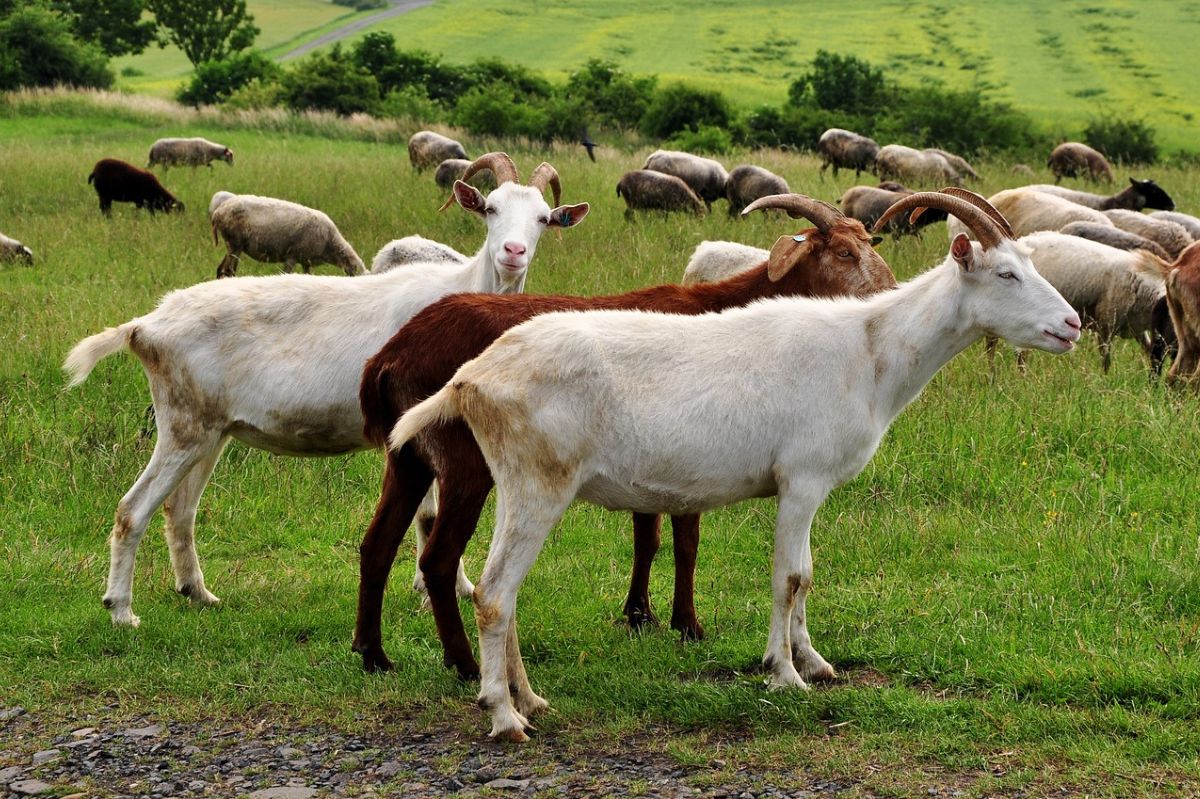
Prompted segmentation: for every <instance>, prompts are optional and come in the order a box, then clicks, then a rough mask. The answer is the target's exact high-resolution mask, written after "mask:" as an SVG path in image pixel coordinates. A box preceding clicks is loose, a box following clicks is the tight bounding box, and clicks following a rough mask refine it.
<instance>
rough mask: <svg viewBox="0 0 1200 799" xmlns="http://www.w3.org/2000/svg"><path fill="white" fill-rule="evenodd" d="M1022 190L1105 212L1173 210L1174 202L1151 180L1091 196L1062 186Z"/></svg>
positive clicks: (1027, 187) (1140, 181) (1045, 184)
mask: <svg viewBox="0 0 1200 799" xmlns="http://www.w3.org/2000/svg"><path fill="white" fill-rule="evenodd" d="M1023 188H1026V189H1034V190H1036V191H1042V192H1046V193H1047V194H1053V195H1056V196H1058V197H1062V198H1063V199H1064V200H1070V201H1071V202H1073V203H1078V204H1080V205H1086V206H1087V207H1088V208H1095V209H1096V210H1097V211H1107V210H1109V209H1111V208H1128V209H1129V210H1131V211H1140V210H1142V209H1143V208H1161V209H1163V210H1165V211H1174V210H1175V201H1174V200H1172V199H1171V195H1169V194H1167V193H1166V192H1165V191H1164V190H1163V189H1162V187H1161V186H1159V185H1158V184H1157V183H1155V182H1154V181H1153V180H1137V179H1135V178H1130V179H1129V185H1128V186H1126V187H1125V188H1124V189H1121V190H1120V191H1119V192H1117V193H1116V194H1092V193H1091V192H1086V191H1076V190H1074V189H1068V188H1066V187H1064V186H1052V185H1050V184H1048V183H1037V184H1034V185H1032V186H1024V187H1023Z"/></svg>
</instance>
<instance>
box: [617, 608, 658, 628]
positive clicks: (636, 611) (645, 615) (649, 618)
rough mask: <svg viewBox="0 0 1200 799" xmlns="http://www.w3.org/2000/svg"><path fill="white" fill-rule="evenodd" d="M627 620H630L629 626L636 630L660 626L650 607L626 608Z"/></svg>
mask: <svg viewBox="0 0 1200 799" xmlns="http://www.w3.org/2000/svg"><path fill="white" fill-rule="evenodd" d="M625 618H626V619H628V620H629V626H630V627H631V628H632V629H634V630H641V629H642V628H643V627H657V626H658V617H657V616H655V615H654V611H652V610H650V608H649V607H632V608H625Z"/></svg>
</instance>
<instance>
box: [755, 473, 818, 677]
mask: <svg viewBox="0 0 1200 799" xmlns="http://www.w3.org/2000/svg"><path fill="white" fill-rule="evenodd" d="M826 493H827V492H826ZM824 498H825V494H824V493H819V494H818V493H816V492H813V491H812V490H811V489H809V490H807V491H805V490H803V489H801V490H796V491H787V492H785V491H784V490H783V488H782V487H781V490H780V493H779V513H778V518H777V520H776V522H775V564H774V569H773V573H772V576H771V593H772V600H773V601H772V607H771V632H770V635H769V636H768V638H767V651H766V652H765V653H764V654H763V666H764V667H765V668H766V669H767V671H768V672H770V674H771V680H770V685H769V687H770V688H771V689H777V688H788V687H796V688H807V687H808V684H807V683H805V682H804V679H803V678H802V677H801V676H800V672H798V671H797V670H796V667H795V665H794V664H793V662H792V656H793V648H792V641H791V624H792V620H793V609H794V607H795V605H796V600H797V596H805V595H806V594H807V593H808V590H809V588H811V587H812V553H811V552H810V551H809V533H810V529H811V526H812V519H813V516H814V515H815V514H816V511H817V507H818V506H820V504H821V501H822V500H824ZM805 639H806V640H805V641H804V642H803V645H804V646H807V647H808V649H809V650H811V652H812V654H813V655H816V657H817V658H820V655H817V654H816V651H815V650H812V646H811V644H810V643H809V642H808V641H807V631H806V632H805ZM797 643H800V642H797ZM822 662H823V661H822ZM826 665H828V664H826Z"/></svg>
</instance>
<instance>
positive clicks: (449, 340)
mask: <svg viewBox="0 0 1200 799" xmlns="http://www.w3.org/2000/svg"><path fill="white" fill-rule="evenodd" d="M760 208H779V209H782V210H784V211H786V212H787V213H788V214H789V216H792V217H793V218H797V217H804V218H807V219H809V220H811V221H812V223H813V224H814V225H815V226H816V227H815V228H808V229H806V230H804V231H801V232H800V233H799V234H796V235H790V236H781V237H780V238H779V239H778V240H777V241H776V243H775V246H774V247H773V248H772V251H771V252H770V253H768V254H767V257H766V258H764V259H762V260H760V261H759V262H758V264H757V266H756V267H755V268H754V269H752V270H750V271H748V272H744V273H742V274H740V275H738V276H736V277H733V278H731V279H729V280H725V281H722V282H720V283H714V284H706V285H694V286H689V287H683V286H677V285H665V286H654V287H650V288H645V289H639V290H636V291H632V292H628V293H626V294H619V295H616V296H609V297H546V296H515V295H514V296H512V297H503V298H501V297H494V296H485V295H467V294H460V295H458V296H455V297H447V298H445V299H444V300H442V301H440V302H438V303H435V304H434V305H433V306H430V307H429V308H426V309H425V310H424V311H422V312H421V313H419V314H417V315H416V316H414V317H413V319H412V321H410V322H409V323H408V324H406V325H405V326H404V328H403V329H401V331H400V332H399V333H397V334H396V335H395V336H393V337H392V339H391V340H390V341H389V342H388V343H387V345H386V346H385V347H384V348H383V349H382V350H380V351H379V353H378V354H377V355H375V356H374V357H373V358H371V360H370V361H368V362H367V366H366V368H365V369H364V370H363V382H362V390H361V393H360V399H361V402H362V409H363V417H364V419H366V428H365V431H364V432H365V434H366V436H367V438H369V439H372V440H377V441H379V442H380V443H382V442H383V441H384V439H385V438H386V436H387V434H388V432H389V431H390V430H391V429H392V427H393V426H394V425H395V423H396V420H397V419H398V418H399V416H400V415H401V413H403V412H404V411H405V410H407V409H408V408H410V407H412V406H413V405H415V404H416V403H417V402H419V401H420V400H422V399H424V398H425V397H427V396H429V395H430V394H432V393H434V392H435V391H437V390H438V389H439V388H441V387H442V385H443V384H445V382H446V381H447V380H448V379H449V378H450V377H451V376H452V375H453V374H454V371H455V370H456V369H457V368H458V367H459V366H461V365H462V364H463V363H465V362H466V361H469V360H470V359H471V358H474V357H476V356H477V355H479V354H480V353H481V352H483V350H484V349H486V348H487V346H488V345H489V344H491V343H492V342H493V341H495V340H496V339H497V338H499V337H500V335H501V334H503V333H504V331H505V330H508V329H510V328H512V327H515V326H516V325H518V324H520V323H521V322H524V321H525V320H527V319H529V318H530V317H532V316H535V315H538V314H543V313H549V312H551V311H563V310H577V311H582V310H595V309H600V308H608V309H614V308H625V309H629V308H636V309H642V310H650V311H655V312H660V313H672V314H706V313H707V314H711V313H715V312H718V311H723V310H725V309H728V308H733V307H739V306H743V305H746V304H748V303H750V302H753V301H755V300H760V299H762V298H765V297H777V296H794V295H804V296H821V297H831V296H841V295H846V294H853V295H856V296H867V295H871V294H874V293H876V292H879V291H883V290H885V289H890V288H894V287H895V285H896V281H895V277H894V276H893V275H892V272H891V270H890V269H889V268H888V266H887V264H886V263H885V262H884V261H883V259H882V258H881V257H880V256H879V254H878V253H876V252H875V251H874V249H873V247H872V243H871V242H872V240H871V237H870V236H869V235H868V234H867V232H866V231H865V230H864V229H863V227H862V225H860V224H859V223H857V222H855V221H854V220H851V219H847V218H845V217H844V216H843V215H842V214H840V213H839V212H838V211H837V210H836V209H835V208H833V207H832V206H829V205H827V204H826V203H823V202H820V201H818V200H813V199H812V198H810V197H803V196H800V195H794V194H787V195H772V196H769V197H764V198H762V199H760V200H757V201H755V202H754V203H751V205H750V206H749V207H748V208H747V209H746V213H749V212H751V211H754V210H757V209H760ZM434 475H436V479H437V482H438V492H439V501H440V507H439V508H438V509H437V511H436V521H433V523H432V525H430V524H428V523H425V522H423V521H422V515H423V510H422V508H420V507H417V502H418V501H420V499H421V494H422V493H424V492H425V490H426V488H427V487H428V486H429V485H430V481H431V480H432V479H433V476H434ZM491 485H492V483H491V478H490V476H489V474H488V469H487V464H486V463H485V462H484V460H483V455H482V454H481V453H480V452H479V448H478V447H477V446H475V443H474V442H473V441H472V440H471V436H470V432H469V431H468V430H467V429H466V428H465V427H464V426H462V425H449V426H446V427H443V428H439V429H438V430H437V431H436V432H433V431H431V432H430V433H428V434H426V435H423V436H421V437H420V438H419V439H418V440H417V441H414V442H412V444H410V445H408V446H406V447H405V448H404V450H403V451H402V452H401V453H389V456H388V472H387V475H386V476H385V478H384V490H383V495H382V496H381V497H380V500H379V506H378V508H377V510H376V512H375V519H374V520H373V521H372V523H371V526H370V528H369V529H368V531H367V534H366V536H365V538H364V539H363V544H362V547H360V550H359V551H360V553H361V557H360V564H361V580H360V583H359V585H360V592H359V624H358V625H356V628H355V629H356V633H355V645H354V649H355V651H357V652H360V653H362V655H363V666H364V668H366V669H367V670H369V671H370V670H377V669H380V668H387V667H388V666H390V663H389V662H388V660H387V658H386V656H385V655H384V653H383V650H382V644H381V641H380V612H381V606H382V600H383V590H384V587H385V585H386V582H387V578H388V571H389V569H390V568H391V564H392V559H393V558H394V557H395V551H396V547H397V545H398V543H399V541H400V538H401V537H403V535H404V531H405V528H406V527H407V526H408V525H409V523H410V522H411V520H412V518H413V515H414V513H415V515H416V518H417V533H418V536H417V552H418V555H419V557H420V573H421V575H423V582H424V584H425V586H426V588H427V589H428V591H429V599H430V604H431V605H432V607H433V612H434V618H435V620H436V621H437V625H438V634H439V635H440V636H441V638H442V643H443V647H444V652H445V662H446V664H447V665H451V666H454V667H455V668H456V669H458V671H459V674H460V675H461V676H463V677H469V676H473V675H477V674H478V666H477V664H476V662H475V659H474V657H473V656H472V654H471V648H470V644H469V643H468V641H467V638H466V632H465V631H464V629H463V626H462V619H461V617H460V615H459V612H458V605H457V603H456V602H455V601H454V593H455V585H456V577H455V574H456V564H458V563H460V559H461V557H462V553H463V550H464V549H465V547H466V545H467V542H468V541H469V540H470V538H471V536H472V534H473V533H474V532H475V528H476V526H477V522H478V517H479V511H480V509H481V508H482V506H483V502H484V500H485V499H486V498H487V494H488V491H489V490H490V489H491ZM422 504H424V503H422ZM671 528H672V533H673V535H674V538H675V603H674V609H673V611H672V613H671V627H672V628H674V629H676V630H679V631H680V632H681V633H683V636H684V638H701V637H703V629H702V627H701V626H700V623H699V621H698V620H697V619H696V609H695V606H694V603H693V593H694V591H693V577H694V572H695V556H696V550H697V547H698V545H699V529H700V526H699V517H698V516H697V515H696V514H684V515H676V516H673V517H672V519H671ZM425 530H429V537H428V540H427V542H422V540H421V539H422V537H423V535H424V531H425ZM658 542H659V519H658V518H657V515H656V514H649V513H645V514H643V513H635V514H634V568H633V579H632V580H631V582H630V588H629V596H628V599H627V600H626V603H625V614H626V616H627V617H628V619H629V623H630V625H632V626H639V625H641V624H643V623H645V622H647V621H650V620H652V619H653V618H654V615H653V613H652V611H651V607H650V597H649V585H648V583H649V575H650V564H651V561H652V560H653V558H654V553H655V552H656V551H657V550H658ZM468 593H469V592H468Z"/></svg>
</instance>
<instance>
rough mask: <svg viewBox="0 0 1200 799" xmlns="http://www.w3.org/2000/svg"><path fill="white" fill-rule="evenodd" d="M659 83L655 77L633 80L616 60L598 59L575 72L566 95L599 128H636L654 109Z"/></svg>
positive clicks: (570, 78)
mask: <svg viewBox="0 0 1200 799" xmlns="http://www.w3.org/2000/svg"><path fill="white" fill-rule="evenodd" d="M657 82H658V81H657V79H656V78H655V77H653V76H650V77H639V78H634V77H631V76H629V75H626V74H625V73H624V72H622V71H621V69H620V68H618V67H617V65H616V64H615V63H613V62H612V61H601V60H599V59H595V58H594V59H592V60H591V61H588V62H587V63H586V64H584V65H583V68H582V69H580V70H578V71H577V72H572V73H571V75H570V76H569V77H568V78H567V84H566V86H564V87H563V93H564V94H565V95H566V96H567V97H568V98H570V99H571V100H573V101H578V102H579V103H581V104H582V105H583V106H584V107H585V108H586V109H587V110H588V111H589V116H590V117H591V118H592V119H593V120H594V121H595V122H596V123H597V124H598V125H600V126H602V127H607V128H616V129H621V128H632V127H635V126H636V125H637V123H638V120H640V119H641V118H642V117H643V116H644V115H645V113H646V109H648V108H649V107H650V101H651V100H652V99H653V98H654V89H655V84H656V83H657Z"/></svg>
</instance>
